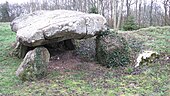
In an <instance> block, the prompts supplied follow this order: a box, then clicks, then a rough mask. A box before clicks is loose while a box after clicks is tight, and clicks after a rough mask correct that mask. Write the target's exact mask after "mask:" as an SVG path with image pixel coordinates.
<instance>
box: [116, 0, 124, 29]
mask: <svg viewBox="0 0 170 96" xmlns="http://www.w3.org/2000/svg"><path fill="white" fill-rule="evenodd" d="M123 3H124V0H121V5H120V7H119V17H118V23H117V28H120V22H121V17H122V10H123Z"/></svg>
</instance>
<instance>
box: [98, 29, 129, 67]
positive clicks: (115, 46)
mask: <svg viewBox="0 0 170 96" xmlns="http://www.w3.org/2000/svg"><path fill="white" fill-rule="evenodd" d="M96 59H97V61H98V62H99V63H100V64H102V65H105V66H107V67H115V66H123V65H126V64H128V63H130V51H129V46H128V44H127V42H126V40H125V39H124V38H122V37H120V36H119V35H118V34H116V33H114V32H110V31H109V30H108V31H105V32H101V34H100V35H98V36H97V37H96Z"/></svg>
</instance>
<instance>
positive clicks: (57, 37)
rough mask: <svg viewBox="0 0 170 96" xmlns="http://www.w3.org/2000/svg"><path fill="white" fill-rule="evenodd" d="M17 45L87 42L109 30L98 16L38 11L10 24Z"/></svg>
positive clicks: (62, 11)
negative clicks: (64, 41) (79, 40)
mask: <svg viewBox="0 0 170 96" xmlns="http://www.w3.org/2000/svg"><path fill="white" fill-rule="evenodd" d="M11 29H12V30H13V31H15V32H16V33H17V35H16V36H17V41H18V42H20V43H22V44H23V45H25V46H30V47H35V46H39V45H44V44H48V43H51V42H52V41H54V42H56V41H58V42H60V41H63V40H67V39H84V38H90V37H93V36H95V35H96V34H97V33H98V32H100V31H105V30H106V19H105V18H104V17H103V16H101V15H99V14H88V13H83V12H77V11H68V10H54V11H36V12H33V13H30V14H27V15H23V16H19V17H17V18H16V19H14V20H13V21H12V22H11Z"/></svg>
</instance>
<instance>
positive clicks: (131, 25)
mask: <svg viewBox="0 0 170 96" xmlns="http://www.w3.org/2000/svg"><path fill="white" fill-rule="evenodd" d="M137 29H139V27H138V26H137V24H136V23H135V21H134V17H132V16H129V18H128V19H127V20H126V21H125V23H124V25H123V30H125V31H128V30H137Z"/></svg>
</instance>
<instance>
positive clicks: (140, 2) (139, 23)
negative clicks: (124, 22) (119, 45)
mask: <svg viewBox="0 0 170 96" xmlns="http://www.w3.org/2000/svg"><path fill="white" fill-rule="evenodd" d="M141 5H142V1H141V0H140V1H139V17H138V25H139V27H141V9H142V8H141Z"/></svg>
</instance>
